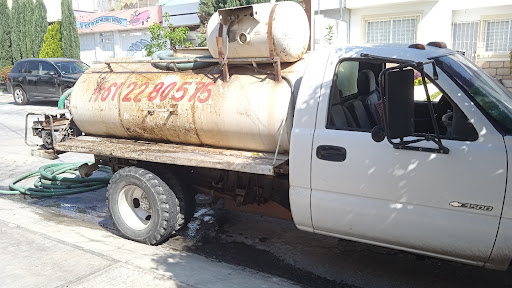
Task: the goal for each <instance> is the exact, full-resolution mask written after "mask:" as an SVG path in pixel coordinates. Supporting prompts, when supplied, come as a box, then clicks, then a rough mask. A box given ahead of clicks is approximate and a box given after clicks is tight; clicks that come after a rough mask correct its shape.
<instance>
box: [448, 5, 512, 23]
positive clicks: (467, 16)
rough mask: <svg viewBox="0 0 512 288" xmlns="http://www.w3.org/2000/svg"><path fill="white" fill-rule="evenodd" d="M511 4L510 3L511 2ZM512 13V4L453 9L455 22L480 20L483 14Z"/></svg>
mask: <svg viewBox="0 0 512 288" xmlns="http://www.w3.org/2000/svg"><path fill="white" fill-rule="evenodd" d="M509 4H510V3H509ZM502 14H512V5H507V6H501V7H486V8H476V9H464V10H455V11H453V22H466V21H479V20H481V16H492V15H502Z"/></svg>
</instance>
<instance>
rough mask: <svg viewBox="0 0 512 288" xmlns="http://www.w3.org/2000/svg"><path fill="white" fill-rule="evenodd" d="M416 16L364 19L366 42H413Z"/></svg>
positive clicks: (416, 23)
mask: <svg viewBox="0 0 512 288" xmlns="http://www.w3.org/2000/svg"><path fill="white" fill-rule="evenodd" d="M418 22H419V17H418V16H403V17H386V18H377V19H369V20H367V21H366V43H370V44H378V43H406V44H410V43H415V42H416V34H417V30H418Z"/></svg>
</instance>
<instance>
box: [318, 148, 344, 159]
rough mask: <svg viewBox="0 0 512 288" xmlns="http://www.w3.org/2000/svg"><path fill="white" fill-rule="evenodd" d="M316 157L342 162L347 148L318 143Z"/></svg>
mask: <svg viewBox="0 0 512 288" xmlns="http://www.w3.org/2000/svg"><path fill="white" fill-rule="evenodd" d="M316 157H317V158H318V159H321V160H326V161H333V162H343V161H345V159H347V149H345V148H343V147H340V146H332V145H319V146H318V147H317V148H316Z"/></svg>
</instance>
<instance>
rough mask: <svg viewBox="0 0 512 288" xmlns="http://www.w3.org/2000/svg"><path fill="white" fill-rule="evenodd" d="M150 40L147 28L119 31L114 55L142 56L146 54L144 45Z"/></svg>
mask: <svg viewBox="0 0 512 288" xmlns="http://www.w3.org/2000/svg"><path fill="white" fill-rule="evenodd" d="M150 40H151V35H150V34H149V31H148V30H147V29H145V30H136V31H120V32H119V42H117V43H116V57H142V56H145V55H146V52H145V51H144V48H143V47H144V46H145V45H146V44H147V43H149V42H150Z"/></svg>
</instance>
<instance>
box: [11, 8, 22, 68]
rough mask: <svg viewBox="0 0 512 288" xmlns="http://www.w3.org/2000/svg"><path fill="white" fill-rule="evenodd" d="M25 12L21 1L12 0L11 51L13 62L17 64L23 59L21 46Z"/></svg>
mask: <svg viewBox="0 0 512 288" xmlns="http://www.w3.org/2000/svg"><path fill="white" fill-rule="evenodd" d="M22 12H23V10H22V7H21V3H20V0H12V6H11V27H12V29H11V51H12V61H13V62H16V61H18V60H20V59H21V46H22V39H23V32H22V30H21V26H23V25H24V24H23V13H22Z"/></svg>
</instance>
